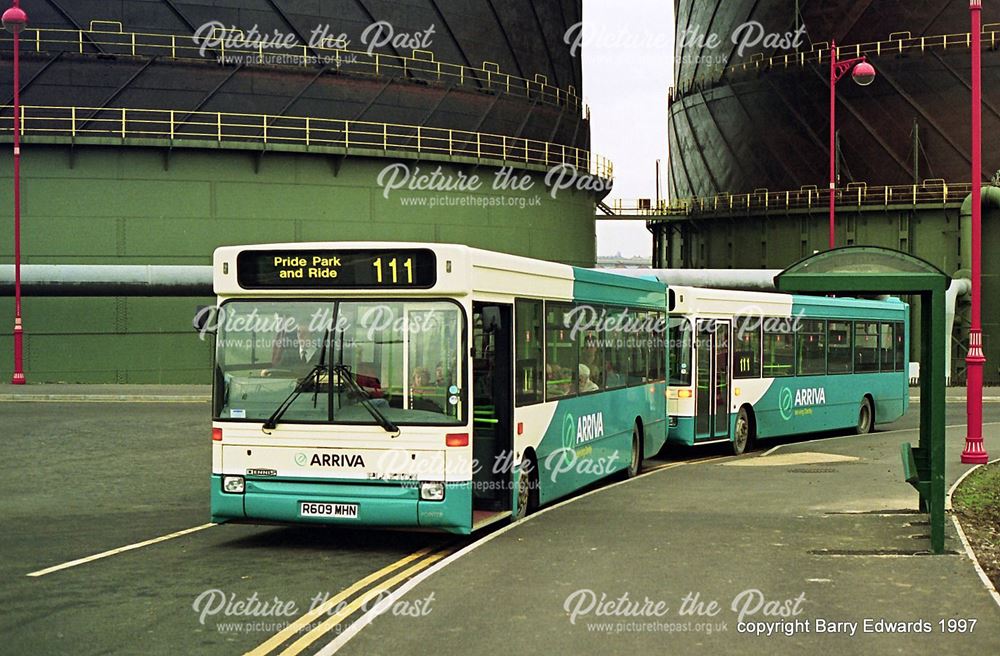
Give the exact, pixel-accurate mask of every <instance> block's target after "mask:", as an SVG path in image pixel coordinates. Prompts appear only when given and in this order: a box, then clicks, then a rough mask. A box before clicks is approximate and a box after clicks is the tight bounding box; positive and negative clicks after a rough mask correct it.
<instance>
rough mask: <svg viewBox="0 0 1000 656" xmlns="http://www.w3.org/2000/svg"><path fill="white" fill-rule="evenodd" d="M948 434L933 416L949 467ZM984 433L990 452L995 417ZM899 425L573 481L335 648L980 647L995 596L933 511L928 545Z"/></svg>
mask: <svg viewBox="0 0 1000 656" xmlns="http://www.w3.org/2000/svg"><path fill="white" fill-rule="evenodd" d="M964 434H965V432H964V430H962V429H952V430H950V431H949V432H948V453H949V457H950V460H951V462H949V479H950V480H955V479H956V478H957V477H958V475H959V474H960V473H961V472H962V471H964V469H965V467H964V466H961V465H959V464H958V462H957V460H958V454H960V452H961V447H962V443H963V440H964ZM988 435H989V437H988V441H987V446H988V448H989V449H990V450H991V451H993V452H994V453H997V452H998V451H1000V425H998V424H993V425H991V426H989V427H988ZM907 440H912V441H913V442H916V431H914V430H902V431H895V432H884V433H879V434H876V435H873V436H868V437H865V438H857V437H852V438H846V439H832V440H828V441H822V442H818V443H798V444H791V445H789V446H786V447H782V448H779V449H777V450H776V451H774V452H773V453H771V454H769V455H766V456H758V457H752V458H743V459H724V460H721V461H720V460H716V461H711V462H704V463H694V464H688V465H685V466H682V467H677V468H669V469H666V470H664V471H659V472H656V473H654V474H651V475H650V476H648V477H645V478H642V479H640V480H637V481H634V482H631V483H628V484H625V485H622V486H618V487H615V488H613V489H609V490H604V491H601V492H600V493H599V494H595V495H591V496H587V497H585V498H581V499H578V500H576V501H574V502H572V503H570V504H568V505H565V506H562V507H558V508H555V509H552V510H550V511H548V512H546V513H544V514H543V515H542V516H541V517H538V518H537V519H534V520H529V521H527V522H524V523H522V524H520V525H517V526H515V527H513V528H512V529H510V530H508V531H506V532H504V533H503V534H502V535H499V536H497V537H496V538H495V539H493V540H491V541H490V542H488V543H486V544H484V545H482V546H481V547H479V548H477V549H476V550H475V551H473V552H471V553H469V554H468V555H466V556H464V557H463V558H461V559H459V560H457V561H456V562H454V563H452V564H450V565H448V566H447V567H446V568H444V569H443V570H442V571H440V572H439V573H437V574H435V575H434V576H432V577H430V578H429V579H427V580H426V581H424V582H422V583H421V584H419V585H417V586H416V587H415V588H414V589H413V590H412V591H411V592H410V593H409V594H407V595H406V596H405V597H403V600H404V601H405V600H409V601H411V602H413V601H418V600H421V599H427V598H428V597H430V596H431V595H433V597H432V599H433V612H431V613H429V614H428V615H426V616H424V617H420V618H419V619H414V618H411V617H406V616H395V615H393V614H391V613H387V614H384V615H382V616H380V617H378V618H376V619H374V621H373V622H372V623H371V625H370V626H368V627H367V628H364V629H363V630H361V631H360V632H359V633H358V634H357V635H356V636H355V637H353V638H352V639H351V640H350V641H349V642H347V643H346V645H345V646H344V647H343V649H341V651H340V652H339V653H343V654H372V653H384V654H423V653H428V648H430V647H431V646H433V647H432V649H431V651H432V652H433V653H435V654H439V655H440V656H447V655H450V654H456V655H459V654H462V655H464V654H469V653H482V652H486V651H488V650H490V649H495V648H496V647H498V646H499V645H503V649H504V650H505V651H507V650H509V651H511V652H513V653H548V654H569V653H574V654H618V653H638V654H645V653H670V654H689V653H696V652H700V651H702V650H705V653H722V654H801V653H809V654H816V653H822V652H823V651H825V650H832V652H833V653H838V654H889V653H906V654H958V653H975V654H985V653H997V652H998V650H1000V607H998V605H997V603H995V602H994V600H993V599H992V598H991V596H990V594H989V593H988V592H987V590H986V588H985V587H984V585H983V582H982V581H981V580H980V579H979V577H978V576H977V574H976V572H975V571H974V569H973V566H972V564H971V562H970V561H969V559H968V558H967V557H966V556H965V552H964V550H963V548H962V545H961V543H960V542H959V541H958V539H957V538H956V536H955V530H954V527H953V525H952V524H951V521H950V519H949V521H948V525H947V531H948V542H947V550H948V555H943V556H930V555H927V550H929V533H930V527H929V525H928V521H927V516H925V515H921V514H917V513H916V512H915V508H916V506H917V494H916V492H915V491H913V489H912V488H910V487H909V486H907V485H905V484H903V483H901V476H900V468H901V466H900V462H899V443H900V442H902V441H907ZM658 604H659V606H658ZM741 622H744V623H749V624H741ZM901 622H902V623H904V624H903V628H908V629H909V630H911V631H913V630H916V631H919V632H915V633H898V632H897V631H899V630H900V624H899V623H901ZM942 622H943V624H942ZM907 623H908V624H907ZM769 633H770V634H769ZM342 640H343V639H342ZM334 646H336V645H334ZM329 651H332V650H328V651H327V652H321V653H329Z"/></svg>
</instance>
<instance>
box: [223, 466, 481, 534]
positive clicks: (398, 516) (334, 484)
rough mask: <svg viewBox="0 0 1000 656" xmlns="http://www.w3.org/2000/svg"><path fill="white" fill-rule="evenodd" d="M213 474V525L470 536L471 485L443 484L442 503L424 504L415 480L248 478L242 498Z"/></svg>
mask: <svg viewBox="0 0 1000 656" xmlns="http://www.w3.org/2000/svg"><path fill="white" fill-rule="evenodd" d="M222 478H223V477H222V475H219V474H213V475H212V482H211V486H212V494H211V510H212V521H213V522H216V523H223V522H229V521H243V522H246V521H254V520H256V521H260V522H280V523H292V524H300V523H302V524H328V525H337V526H345V527H347V526H349V527H355V528H361V527H380V528H423V529H435V530H440V531H447V532H450V533H459V534H468V533H470V532H471V530H472V484H471V483H447V484H446V485H445V495H444V499H443V500H442V501H422V500H421V499H420V490H419V488H418V486H417V483H416V482H412V483H410V484H408V485H403V484H399V483H361V482H358V481H315V480H308V481H301V480H294V479H282V480H277V479H251V478H248V479H246V485H245V491H244V492H243V493H242V494H231V493H227V492H223V489H222ZM302 504H341V505H357V516H356V517H312V516H303V514H302Z"/></svg>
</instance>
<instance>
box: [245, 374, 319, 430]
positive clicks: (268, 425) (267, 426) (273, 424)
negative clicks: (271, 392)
mask: <svg viewBox="0 0 1000 656" xmlns="http://www.w3.org/2000/svg"><path fill="white" fill-rule="evenodd" d="M327 369H328V367H327V366H326V365H325V364H317V365H316V366H314V367H313V368H312V370H311V371H310V372H309V373H308V374H306V375H305V376H304V377H303V378H302V380H300V381H299V382H298V384H297V385H296V386H295V389H293V390H292V393H291V394H289V395H288V396H287V397H286V398H285V400H284V401H282V402H281V405H279V406H278V409H277V410H275V411H274V413H273V414H272V415H271V416H270V417H268V418H267V421H265V422H264V425H263V426H262V427H261V428H262V429H263V430H274V429H275V428H277V426H278V420H279V419H281V417H282V415H284V414H285V412H287V411H288V408H290V407H292V404H293V403H295V399H297V398H299V394H302V392H304V391H305V389H306V385H307V384H308V383H309V382H310V381H313V380H314V381H315V383H316V386H317V387H318V386H319V375H320V373H322V372H324V371H326V370H327Z"/></svg>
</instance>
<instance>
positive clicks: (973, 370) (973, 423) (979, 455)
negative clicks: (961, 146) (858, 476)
mask: <svg viewBox="0 0 1000 656" xmlns="http://www.w3.org/2000/svg"><path fill="white" fill-rule="evenodd" d="M982 9H983V3H982V0H970V1H969V13H970V14H971V15H972V40H971V42H970V45H971V47H972V327H971V328H970V329H969V352H968V354H967V355H966V357H965V363H966V372H967V379H966V383H967V388H966V414H967V416H968V420H967V425H968V428H967V432H966V438H965V449H964V450H963V451H962V462H964V463H967V464H976V465H981V464H985V463H986V462H987V460H988V457H987V455H986V449H984V448H983V365H985V364H986V357H985V355H984V354H983V329H982V322H981V319H982V317H981V306H980V301H981V295H980V292H981V285H980V283H981V279H980V277H981V275H982V238H983V201H982V189H981V186H980V185H981V184H982V175H983V173H982V171H983V145H982V102H983V88H982V71H981V64H980V59H981V54H982V33H981V27H980V25H981V21H982Z"/></svg>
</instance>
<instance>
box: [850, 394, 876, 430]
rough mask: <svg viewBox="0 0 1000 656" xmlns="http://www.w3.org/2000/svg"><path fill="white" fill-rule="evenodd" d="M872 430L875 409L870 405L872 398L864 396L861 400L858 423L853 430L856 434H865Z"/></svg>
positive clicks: (873, 428) (873, 427)
mask: <svg viewBox="0 0 1000 656" xmlns="http://www.w3.org/2000/svg"><path fill="white" fill-rule="evenodd" d="M873 430H875V409H874V408H873V407H872V400H871V399H870V398H868V397H867V396H866V397H865V398H864V399H862V400H861V408H860V409H859V410H858V424H857V426H855V427H854V432H856V433H857V434H858V435H867V434H868V433H871V432H872V431H873Z"/></svg>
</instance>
